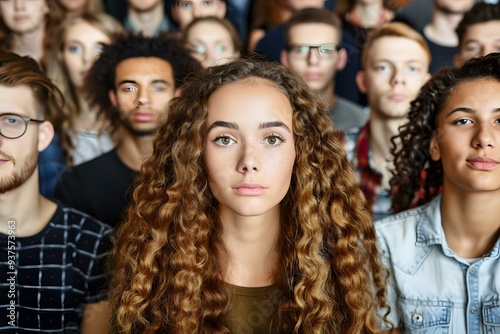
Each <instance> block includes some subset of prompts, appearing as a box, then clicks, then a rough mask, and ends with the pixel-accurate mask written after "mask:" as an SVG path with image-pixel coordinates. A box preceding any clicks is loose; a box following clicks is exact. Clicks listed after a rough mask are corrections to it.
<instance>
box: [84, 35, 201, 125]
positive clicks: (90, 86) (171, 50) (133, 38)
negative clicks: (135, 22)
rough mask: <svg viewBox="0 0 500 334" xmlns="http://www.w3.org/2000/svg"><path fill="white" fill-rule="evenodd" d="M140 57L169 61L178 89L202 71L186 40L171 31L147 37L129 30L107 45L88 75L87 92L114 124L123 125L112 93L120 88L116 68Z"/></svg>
mask: <svg viewBox="0 0 500 334" xmlns="http://www.w3.org/2000/svg"><path fill="white" fill-rule="evenodd" d="M139 57H155V58H160V59H164V60H166V61H167V62H169V63H170V65H171V66H172V70H173V71H174V80H175V88H179V87H180V86H181V85H182V84H183V83H184V81H185V79H186V77H187V76H188V75H189V74H190V73H192V72H197V71H200V70H201V65H200V64H199V62H198V61H197V60H195V59H194V58H192V57H191V55H190V54H189V51H188V50H187V49H186V48H185V47H184V46H183V44H182V42H181V41H180V40H178V39H176V38H174V37H171V36H168V35H167V34H160V35H159V36H158V37H145V36H143V35H141V34H138V35H135V34H132V33H128V34H125V35H122V36H119V37H118V38H117V40H116V42H115V43H114V44H112V45H104V46H103V52H102V54H101V56H100V57H99V59H98V60H97V61H96V62H95V63H94V65H93V66H92V68H91V69H90V70H89V73H88V75H87V78H86V82H85V84H86V86H87V91H86V93H87V96H88V98H89V101H90V104H91V105H92V106H97V107H98V109H99V112H100V113H104V115H105V117H108V118H109V119H110V120H111V124H112V125H113V126H114V127H116V124H119V123H118V122H117V121H118V114H117V113H115V112H113V106H112V105H111V102H110V100H109V97H108V92H109V91H110V90H114V89H116V87H115V76H116V67H117V65H118V64H119V63H120V62H122V61H124V60H126V59H129V58H139Z"/></svg>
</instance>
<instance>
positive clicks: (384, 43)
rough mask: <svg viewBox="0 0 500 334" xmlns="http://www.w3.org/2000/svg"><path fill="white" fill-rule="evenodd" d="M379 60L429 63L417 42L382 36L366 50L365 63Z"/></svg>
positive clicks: (409, 39) (403, 38)
mask: <svg viewBox="0 0 500 334" xmlns="http://www.w3.org/2000/svg"><path fill="white" fill-rule="evenodd" d="M381 59H386V60H404V61H419V62H424V63H430V59H429V55H427V52H426V50H425V49H424V48H423V47H422V45H420V43H419V42H418V41H416V40H413V39H411V38H406V37H400V36H383V37H380V38H378V39H377V40H375V41H374V42H373V43H372V45H371V48H370V50H367V54H366V60H367V62H368V63H370V62H372V63H373V62H376V61H380V60H381Z"/></svg>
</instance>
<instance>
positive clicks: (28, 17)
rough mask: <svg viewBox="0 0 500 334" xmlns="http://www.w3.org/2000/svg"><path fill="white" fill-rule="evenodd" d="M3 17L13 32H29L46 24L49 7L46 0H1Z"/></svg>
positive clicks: (0, 8) (0, 5)
mask: <svg viewBox="0 0 500 334" xmlns="http://www.w3.org/2000/svg"><path fill="white" fill-rule="evenodd" d="M0 12H1V15H2V19H3V21H4V23H5V25H6V26H7V28H9V30H11V31H12V32H13V33H15V34H28V33H31V32H34V31H36V30H38V29H43V28H44V26H45V15H47V13H48V12H49V7H48V6H47V2H46V1H45V0H15V1H14V0H9V1H0Z"/></svg>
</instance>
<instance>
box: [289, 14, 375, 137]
mask: <svg viewBox="0 0 500 334" xmlns="http://www.w3.org/2000/svg"><path fill="white" fill-rule="evenodd" d="M341 29H342V28H341V24H340V20H339V19H338V18H337V17H336V16H335V14H333V13H331V12H329V11H328V10H326V9H321V8H308V9H303V10H300V11H298V12H296V13H294V14H293V16H292V17H291V18H290V20H288V22H287V23H286V24H285V41H286V45H287V47H286V49H285V50H283V51H282V52H281V63H282V64H283V65H284V66H285V67H287V68H290V69H291V70H294V71H295V72H297V73H298V74H299V75H300V76H301V77H302V78H303V79H304V80H305V81H306V83H307V84H308V85H309V87H311V88H312V89H313V90H314V91H316V92H317V94H318V96H319V98H320V99H321V100H322V101H323V103H325V105H327V106H328V107H329V115H330V117H331V119H332V121H333V122H334V124H335V126H336V127H337V129H339V130H346V129H350V128H353V127H360V126H362V125H363V124H365V122H366V120H367V119H368V112H364V111H363V109H362V108H361V107H360V106H358V105H357V104H355V103H353V102H350V101H348V100H346V99H344V98H341V97H339V96H336V95H335V74H336V73H337V71H340V70H342V69H343V68H344V66H345V64H346V60H347V55H346V52H345V50H344V49H341V48H339V47H338V45H339V43H340V40H341V36H342V31H341Z"/></svg>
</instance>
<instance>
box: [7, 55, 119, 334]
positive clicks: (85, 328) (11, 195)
mask: <svg viewBox="0 0 500 334" xmlns="http://www.w3.org/2000/svg"><path fill="white" fill-rule="evenodd" d="M60 103H62V95H61V92H60V91H59V90H58V89H57V88H56V87H55V86H54V84H53V83H52V82H51V80H50V79H49V78H47V76H45V74H43V73H42V71H41V70H40V68H39V65H38V64H37V63H36V61H35V60H33V59H32V58H29V57H21V56H18V55H17V54H14V53H10V52H0V296H2V297H1V298H0V332H6V333H20V332H22V333H25V332H30V333H35V332H43V333H48V332H51V333H52V332H53V333H56V332H57V333H63V332H64V333H69V332H72V333H92V334H98V333H106V332H107V321H108V315H109V313H108V312H107V302H106V300H105V299H106V291H105V288H106V284H105V278H104V266H103V260H104V258H105V257H106V255H107V251H108V250H109V247H110V246H111V244H110V234H111V232H112V230H111V227H110V226H107V225H105V224H103V223H101V222H99V221H98V220H96V219H94V218H92V217H90V216H88V215H86V214H84V213H82V212H80V211H77V210H75V209H73V208H70V207H66V206H63V205H60V204H58V203H55V202H53V201H51V200H49V199H47V198H45V197H43V196H42V195H41V194H40V191H39V183H38V153H39V152H40V151H43V150H44V149H45V148H46V147H47V146H48V145H49V143H50V142H51V140H52V138H53V136H54V128H53V126H52V124H51V123H50V122H49V121H47V120H45V118H50V115H51V114H52V113H57V112H61V110H60V108H59V107H58V105H60Z"/></svg>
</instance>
